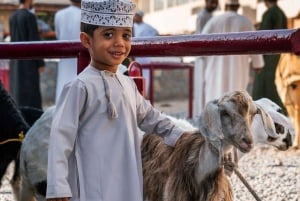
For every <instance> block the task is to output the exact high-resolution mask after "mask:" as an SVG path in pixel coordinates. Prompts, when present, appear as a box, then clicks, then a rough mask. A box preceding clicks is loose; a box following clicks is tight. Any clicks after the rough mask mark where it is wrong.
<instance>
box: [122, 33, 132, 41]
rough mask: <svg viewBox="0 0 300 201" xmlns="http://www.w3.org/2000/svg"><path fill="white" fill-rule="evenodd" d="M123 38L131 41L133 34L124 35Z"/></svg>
mask: <svg viewBox="0 0 300 201" xmlns="http://www.w3.org/2000/svg"><path fill="white" fill-rule="evenodd" d="M123 37H124V38H125V39H127V40H130V39H131V34H124V35H123Z"/></svg>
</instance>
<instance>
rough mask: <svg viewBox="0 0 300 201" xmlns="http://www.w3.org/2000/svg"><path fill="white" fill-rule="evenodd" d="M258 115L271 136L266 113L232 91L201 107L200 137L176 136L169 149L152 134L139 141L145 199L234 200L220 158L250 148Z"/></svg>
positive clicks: (245, 95)
mask: <svg viewBox="0 0 300 201" xmlns="http://www.w3.org/2000/svg"><path fill="white" fill-rule="evenodd" d="M257 113H260V114H261V115H262V116H263V118H262V120H263V121H264V124H265V125H267V127H268V128H265V130H266V131H267V132H270V133H268V135H271V136H274V137H275V136H276V135H275V134H274V133H275V128H274V125H273V124H271V122H270V121H268V116H267V114H266V113H265V112H264V111H263V110H262V109H261V108H258V107H257V106H256V105H255V104H254V102H253V101H252V98H251V97H250V96H249V95H248V93H246V92H239V91H236V92H233V93H231V94H227V95H225V96H224V97H223V98H221V99H219V100H215V101H211V102H209V103H208V104H206V105H205V108H204V111H203V113H202V114H201V115H200V118H199V130H200V133H195V134H192V135H189V136H187V137H184V138H180V139H179V141H178V142H177V144H176V146H175V147H174V148H172V147H169V146H167V145H166V144H164V143H163V139H162V138H161V137H160V136H158V135H156V134H151V135H147V134H146V135H145V136H144V138H143V141H142V145H141V146H142V161H143V175H144V199H145V200H147V201H189V200H197V201H207V200H224V201H230V200H233V192H232V189H231V185H230V182H229V180H228V178H227V176H226V174H225V171H224V167H223V156H224V155H225V154H227V153H228V152H229V151H231V149H232V148H233V147H236V148H237V149H239V150H240V151H242V152H249V151H250V150H251V149H252V147H253V140H252V135H251V132H250V124H251V122H252V119H253V117H254V116H255V114H257Z"/></svg>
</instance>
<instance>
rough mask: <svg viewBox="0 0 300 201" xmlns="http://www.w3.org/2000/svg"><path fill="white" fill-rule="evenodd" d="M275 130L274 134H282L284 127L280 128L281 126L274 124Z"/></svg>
mask: <svg viewBox="0 0 300 201" xmlns="http://www.w3.org/2000/svg"><path fill="white" fill-rule="evenodd" d="M275 129H276V133H281V134H282V133H284V126H282V125H281V124H278V123H275Z"/></svg>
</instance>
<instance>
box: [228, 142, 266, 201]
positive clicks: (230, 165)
mask: <svg viewBox="0 0 300 201" xmlns="http://www.w3.org/2000/svg"><path fill="white" fill-rule="evenodd" d="M233 151H234V153H233V154H234V155H233V157H234V162H233V161H232V157H231V154H228V155H226V156H225V157H224V168H225V170H226V171H227V172H226V174H227V175H229V176H230V175H231V173H232V172H234V173H235V174H236V175H237V176H238V178H239V179H240V180H241V181H242V182H243V184H244V185H245V186H246V187H247V189H248V190H249V192H250V193H251V194H252V195H253V197H254V198H255V199H256V200H257V201H261V199H260V198H259V197H258V195H257V194H256V193H255V191H254V190H253V188H251V186H250V184H249V183H248V182H247V181H246V179H245V178H244V177H243V176H242V174H241V173H240V172H239V170H238V168H237V167H238V156H237V149H236V148H234V149H233Z"/></svg>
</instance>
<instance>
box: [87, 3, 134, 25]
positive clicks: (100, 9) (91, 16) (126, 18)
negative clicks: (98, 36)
mask: <svg viewBox="0 0 300 201" xmlns="http://www.w3.org/2000/svg"><path fill="white" fill-rule="evenodd" d="M134 9H135V4H134V3H133V2H131V1H130V0H82V1H81V22H83V23H86V24H92V25H98V26H114V27H132V26H133V16H134Z"/></svg>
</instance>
